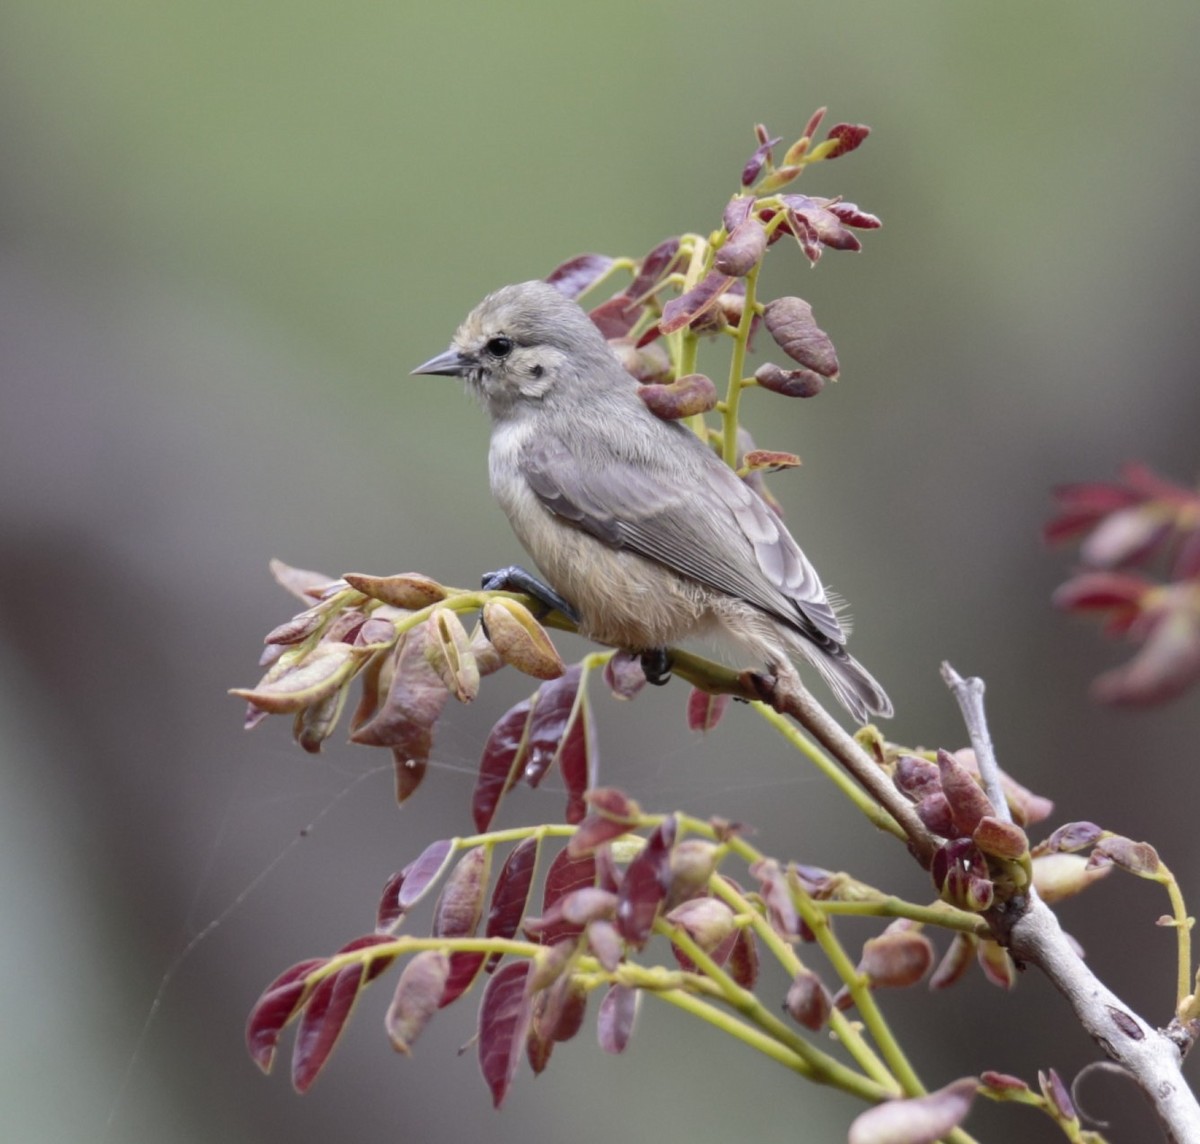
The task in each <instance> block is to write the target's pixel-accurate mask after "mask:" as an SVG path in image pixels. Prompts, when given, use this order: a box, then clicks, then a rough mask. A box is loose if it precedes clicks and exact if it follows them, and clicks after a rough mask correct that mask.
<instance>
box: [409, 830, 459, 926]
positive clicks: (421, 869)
mask: <svg viewBox="0 0 1200 1144" xmlns="http://www.w3.org/2000/svg"><path fill="white" fill-rule="evenodd" d="M453 854H454V843H453V842H451V841H450V840H449V839H448V838H442V839H439V840H438V841H437V842H431V843H430V844H429V845H428V846H426V847H425V849H424V850H422V851H421V853H420V854H419V855H418V856H417V857H416V858H415V859H413V861H411V862H410V863H409V864H408V865H407V866H405V867H404V869H403V870H401V871H400V874H399V875H398V877H399V879H400V885H399V890H398V892H397V894H396V902H397V905H398V906H399V908H400V912H401V913H406V912H407V911H408V910H411V909H412V908H413V906H415V905H416V904H417V902H419V901H420V900H421V899H422V898H423V897H424V896H425V892H426V891H427V890H428V889H429V887H430V886H431V885H433V883H434V882H436V881H437V879H438V878H440V877H441V876H442V873H443V872H444V871H445V869H446V867H447V866H449V864H450V859H451V857H452V856H453Z"/></svg>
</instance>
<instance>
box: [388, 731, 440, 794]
mask: <svg viewBox="0 0 1200 1144" xmlns="http://www.w3.org/2000/svg"><path fill="white" fill-rule="evenodd" d="M430 746H431V747H432V739H431V742H430ZM392 762H393V763H394V765H395V772H396V804H397V805H398V806H403V805H404V804H405V802H407V801H408V799H410V798H411V797H412V796H413V794H414V793H415V792H416V789H417V787H419V786H420V785H421V780H422V779H423V778H424V777H425V771H426V770H427V769H428V765H429V764H428V762H427V761H426V760H425V759H414V758H411V757H410V755H409V753H408V751H402V750H401V749H400V748H399V747H393V748H392Z"/></svg>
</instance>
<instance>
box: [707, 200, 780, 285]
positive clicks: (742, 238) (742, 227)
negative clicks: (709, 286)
mask: <svg viewBox="0 0 1200 1144" xmlns="http://www.w3.org/2000/svg"><path fill="white" fill-rule="evenodd" d="M766 250H767V231H766V228H765V227H764V226H763V224H762V223H761V222H759V221H758V219H757V218H755V217H754V216H753V215H750V216H749V217H748V218H746V219H745V220H744V221H742V222H741V223H739V224H738V225H737V226H736V227H734V229H733V232H732V233H731V234H730V236H729V238H728V239H727V240H726V241H725V243H724V244H723V245H722V246H721V248H720V250H718V251H717V253H716V255H715V256H714V257H713V267H714V268H715V269H717V270H719V271H720V272H721V273H722V274H732V275H733V276H734V277H735V278H742V277H744V276H745V275H747V274H749V273H750V271H751V270H753V269H754V268H755V267H756V266H757V265H758V264H759V262H760V261H762V256H763V255H764V254H765V253H766Z"/></svg>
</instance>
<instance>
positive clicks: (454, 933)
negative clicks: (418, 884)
mask: <svg viewBox="0 0 1200 1144" xmlns="http://www.w3.org/2000/svg"><path fill="white" fill-rule="evenodd" d="M490 857H491V850H490V849H489V848H488V847H486V846H476V847H474V848H473V849H471V850H468V851H467V852H466V853H465V854H464V855H463V856H462V857H461V858H460V859H459V860H458V864H457V865H456V866H455V867H454V870H453V871H452V872H451V874H450V876H449V877H448V878H447V879H446V884H445V886H444V887H443V888H442V892H441V894H439V895H438V900H437V906H436V907H435V908H434V918H433V936H434V937H471V936H472V935H473V934H474V933H475V927H476V926H478V925H479V919H480V918H481V917H482V916H483V899H484V897H485V895H486V892H487V882H488V867H489V865H490V861H489V859H490Z"/></svg>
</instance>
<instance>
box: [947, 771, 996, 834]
mask: <svg viewBox="0 0 1200 1144" xmlns="http://www.w3.org/2000/svg"><path fill="white" fill-rule="evenodd" d="M937 761H938V771H939V773H940V775H941V779H942V793H943V794H944V795H945V796H946V801H947V802H948V803H949V804H950V814H951V816H952V818H953V819H954V826H955V829H956V830H957V831H958V835H959V837H960V838H966V837H969V836H970V835H971V833H972V832H973V831H974V830H975V828H976V827H977V826H978V825H979V822H980V819H982V818H985V817H995V814H996V808H995V807H993V806H992V801H991V799H989V798H988V796H987V795H986V794H985V793H984V792H983V788H982V787H980V785H979V783H977V782H976V781H975V779H974V777H973V776H972V775H971V772H970V771H968V770H967V768H966V767H964V766H963V765H962V763H960V762H959V761H958V759H956V758H955V757H954V756H953V755H952V754H950V752H949V751H943V750H939V751H938V754H937Z"/></svg>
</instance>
